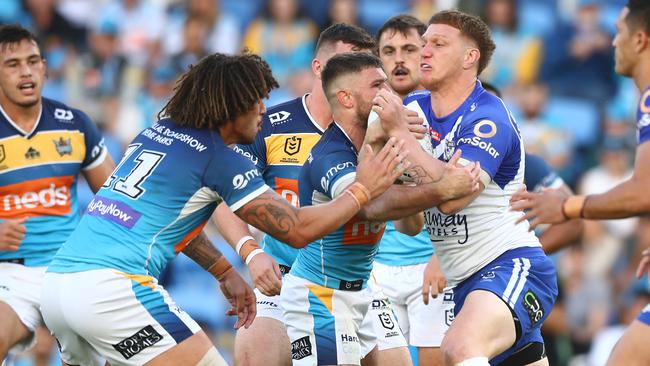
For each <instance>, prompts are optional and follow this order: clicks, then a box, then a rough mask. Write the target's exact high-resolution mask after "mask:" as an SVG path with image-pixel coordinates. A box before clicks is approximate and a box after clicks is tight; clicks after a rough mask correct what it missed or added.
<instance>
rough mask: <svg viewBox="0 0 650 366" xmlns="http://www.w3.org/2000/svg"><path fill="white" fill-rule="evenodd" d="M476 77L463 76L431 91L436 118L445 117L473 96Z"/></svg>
mask: <svg viewBox="0 0 650 366" xmlns="http://www.w3.org/2000/svg"><path fill="white" fill-rule="evenodd" d="M475 85H476V76H474V75H469V74H467V75H461V76H460V77H459V78H457V79H455V80H454V81H452V82H445V83H441V84H439V85H436V87H435V88H434V89H433V90H431V108H432V109H433V113H435V115H436V117H445V116H448V115H449V114H451V113H452V112H453V111H455V110H456V109H457V108H458V107H460V105H461V104H463V102H465V100H467V98H468V97H469V96H470V94H472V91H473V90H474V86H475Z"/></svg>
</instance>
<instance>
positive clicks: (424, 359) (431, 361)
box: [418, 347, 444, 366]
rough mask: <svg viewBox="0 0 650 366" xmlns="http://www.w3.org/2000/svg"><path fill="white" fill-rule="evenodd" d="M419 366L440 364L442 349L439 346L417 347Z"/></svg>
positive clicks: (441, 362)
mask: <svg viewBox="0 0 650 366" xmlns="http://www.w3.org/2000/svg"><path fill="white" fill-rule="evenodd" d="M418 365H419V366H442V365H444V362H443V358H442V350H441V349H440V347H418Z"/></svg>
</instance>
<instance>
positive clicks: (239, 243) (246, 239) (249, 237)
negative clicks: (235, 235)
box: [235, 235, 255, 254]
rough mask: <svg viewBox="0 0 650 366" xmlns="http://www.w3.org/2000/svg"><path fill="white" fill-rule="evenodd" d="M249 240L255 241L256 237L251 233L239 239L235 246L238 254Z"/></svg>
mask: <svg viewBox="0 0 650 366" xmlns="http://www.w3.org/2000/svg"><path fill="white" fill-rule="evenodd" d="M249 240H252V241H255V238H253V237H252V236H250V235H246V236H245V237H243V238H241V239H239V241H238V242H237V245H236V246H235V251H237V254H239V251H241V247H243V246H244V243H245V242H247V241H249Z"/></svg>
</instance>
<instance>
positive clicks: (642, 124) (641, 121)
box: [636, 86, 650, 145]
mask: <svg viewBox="0 0 650 366" xmlns="http://www.w3.org/2000/svg"><path fill="white" fill-rule="evenodd" d="M636 116H637V118H636V119H637V128H638V130H639V132H638V133H639V145H640V144H642V143H644V142H646V141H648V140H650V86H649V87H647V88H646V90H645V91H644V92H643V95H642V96H641V101H639V109H638V110H637V113H636Z"/></svg>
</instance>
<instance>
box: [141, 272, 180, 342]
mask: <svg viewBox="0 0 650 366" xmlns="http://www.w3.org/2000/svg"><path fill="white" fill-rule="evenodd" d="M131 282H133V283H132V286H131V288H132V289H133V293H134V294H135V297H136V299H138V301H140V303H141V304H142V306H143V307H144V308H145V309H146V310H147V312H148V313H149V314H150V315H151V317H152V318H154V319H155V320H156V321H157V322H158V324H160V325H161V326H162V327H163V328H164V329H165V331H167V333H169V334H170V335H171V336H172V338H174V340H175V341H176V343H181V342H182V341H184V340H186V339H187V338H189V337H191V336H192V334H193V333H192V331H191V330H190V328H188V327H187V325H185V323H183V321H182V320H181V319H179V318H178V315H176V313H174V312H172V311H171V310H169V304H167V303H166V302H165V299H164V298H163V296H162V295H161V294H160V292H158V291H155V290H153V289H152V288H150V287H147V286H143V285H141V284H139V283H138V282H136V281H133V280H132V281H131Z"/></svg>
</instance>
